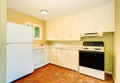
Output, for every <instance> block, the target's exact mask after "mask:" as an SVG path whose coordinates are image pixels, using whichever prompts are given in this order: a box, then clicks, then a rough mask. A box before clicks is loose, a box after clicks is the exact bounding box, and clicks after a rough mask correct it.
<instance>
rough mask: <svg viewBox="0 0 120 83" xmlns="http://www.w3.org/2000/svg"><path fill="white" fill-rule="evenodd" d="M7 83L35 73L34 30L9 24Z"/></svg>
mask: <svg viewBox="0 0 120 83" xmlns="http://www.w3.org/2000/svg"><path fill="white" fill-rule="evenodd" d="M6 44H7V83H11V82H12V81H14V80H17V79H19V78H21V77H23V76H25V75H28V74H30V73H32V72H33V60H32V54H33V29H32V28H31V27H25V25H20V24H15V23H11V22H8V23H7V42H6Z"/></svg>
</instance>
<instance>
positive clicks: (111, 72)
mask: <svg viewBox="0 0 120 83" xmlns="http://www.w3.org/2000/svg"><path fill="white" fill-rule="evenodd" d="M105 73H108V74H111V75H113V73H112V72H108V71H105Z"/></svg>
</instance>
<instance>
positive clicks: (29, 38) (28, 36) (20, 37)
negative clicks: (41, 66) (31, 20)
mask: <svg viewBox="0 0 120 83" xmlns="http://www.w3.org/2000/svg"><path fill="white" fill-rule="evenodd" d="M32 42H33V29H32V28H31V27H25V25H20V24H15V23H11V22H8V23H7V43H32Z"/></svg>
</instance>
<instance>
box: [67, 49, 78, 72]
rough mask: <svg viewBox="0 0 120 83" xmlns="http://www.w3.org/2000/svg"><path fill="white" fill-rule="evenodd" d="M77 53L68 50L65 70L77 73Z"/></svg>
mask: <svg viewBox="0 0 120 83" xmlns="http://www.w3.org/2000/svg"><path fill="white" fill-rule="evenodd" d="M78 67H79V53H78V50H68V55H67V68H69V69H72V70H75V71H78V70H79V68H78Z"/></svg>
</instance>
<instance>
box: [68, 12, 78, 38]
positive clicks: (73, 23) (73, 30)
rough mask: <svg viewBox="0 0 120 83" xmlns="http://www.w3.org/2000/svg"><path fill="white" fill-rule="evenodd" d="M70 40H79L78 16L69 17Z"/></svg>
mask: <svg viewBox="0 0 120 83" xmlns="http://www.w3.org/2000/svg"><path fill="white" fill-rule="evenodd" d="M70 40H80V27H79V16H78V14H74V15H71V33H70Z"/></svg>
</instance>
